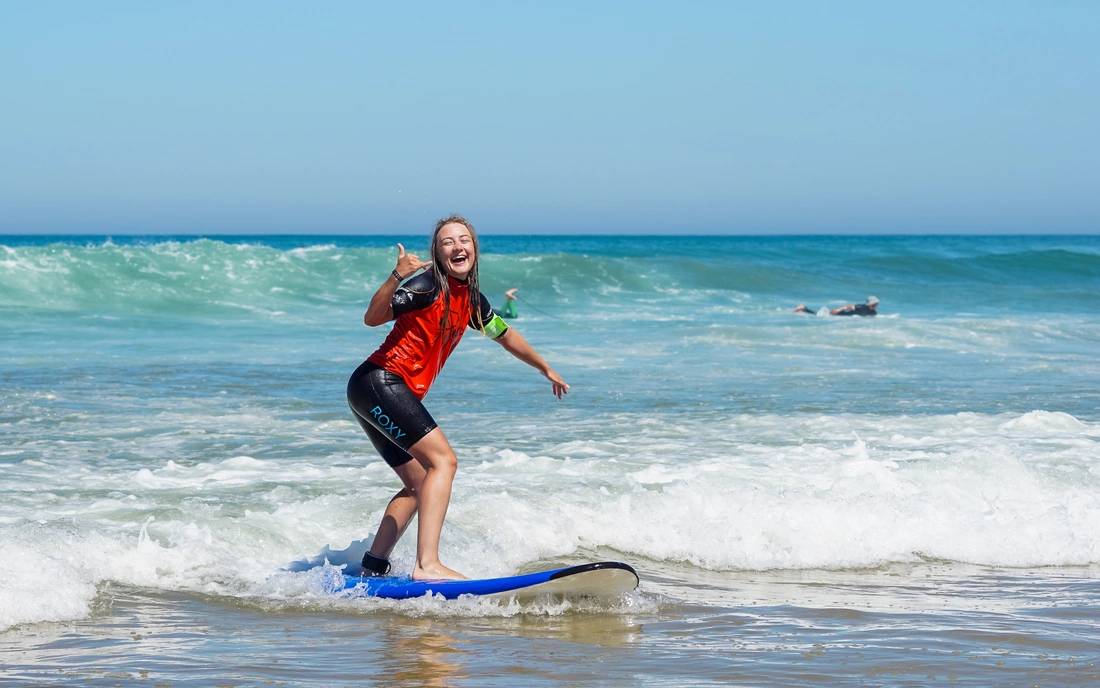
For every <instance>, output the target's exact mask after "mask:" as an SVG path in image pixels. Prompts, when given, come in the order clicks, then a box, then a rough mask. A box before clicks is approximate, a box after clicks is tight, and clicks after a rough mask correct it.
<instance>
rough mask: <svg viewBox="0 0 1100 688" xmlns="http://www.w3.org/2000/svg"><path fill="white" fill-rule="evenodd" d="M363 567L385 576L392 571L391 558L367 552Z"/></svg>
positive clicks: (377, 574) (364, 556)
mask: <svg viewBox="0 0 1100 688" xmlns="http://www.w3.org/2000/svg"><path fill="white" fill-rule="evenodd" d="M363 568H365V569H366V570H368V571H370V572H371V573H372V574H374V575H376V576H384V575H386V574H387V573H389V572H390V560H389V559H383V558H382V557H376V556H374V555H373V554H371V553H370V552H367V553H366V554H364V555H363Z"/></svg>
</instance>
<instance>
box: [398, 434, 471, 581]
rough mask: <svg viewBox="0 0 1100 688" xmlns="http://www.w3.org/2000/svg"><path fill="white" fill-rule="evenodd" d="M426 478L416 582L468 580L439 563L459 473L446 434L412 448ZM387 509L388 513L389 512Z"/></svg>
mask: <svg viewBox="0 0 1100 688" xmlns="http://www.w3.org/2000/svg"><path fill="white" fill-rule="evenodd" d="M409 453H410V454H412V455H413V456H414V457H415V458H416V460H417V461H419V462H420V465H421V466H423V467H424V470H425V475H424V479H423V481H421V483H420V489H419V498H420V499H419V515H420V520H419V522H418V523H417V531H416V567H415V568H414V569H413V579H414V580H426V579H433V580H439V579H455V578H465V576H463V575H462V574H461V573H459V572H457V571H452V570H451V569H449V568H447V567H446V566H444V565H443V564H442V563H440V561H439V534H440V532H441V531H442V530H443V519H444V518H446V516H447V507H448V506H449V505H450V503H451V483H452V482H453V481H454V477H455V472H456V471H457V470H458V457H457V456H455V453H454V450H453V449H451V444H450V443H449V442H448V441H447V438H446V437H444V436H443V431H442V430H440V429H439V428H436V429H435V430H432V431H431V432H429V433H428V434H427V435H425V436H424V437H423V438H422V439H421V440H420V441H419V442H417V443H416V444H414V445H413V446H412V447H410V448H409ZM388 511H389V510H388V508H387V512H388Z"/></svg>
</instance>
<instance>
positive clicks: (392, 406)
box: [348, 361, 436, 468]
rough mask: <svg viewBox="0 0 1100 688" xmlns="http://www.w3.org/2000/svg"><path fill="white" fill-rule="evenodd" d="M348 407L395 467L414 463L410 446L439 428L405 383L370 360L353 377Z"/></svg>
mask: <svg viewBox="0 0 1100 688" xmlns="http://www.w3.org/2000/svg"><path fill="white" fill-rule="evenodd" d="M348 405H349V406H351V411H352V413H354V414H355V419H356V420H357V421H359V425H361V426H363V431H364V432H365V433H367V437H369V438H370V441H371V444H373V445H374V448H375V449H376V450H377V451H378V453H379V454H381V455H382V458H383V459H385V461H386V463H388V464H389V465H391V466H393V467H394V468H397V467H398V466H401V465H403V464H406V463H408V462H409V461H412V458H413V457H412V455H410V454H409V447H411V446H413V445H414V444H416V443H417V442H419V441H420V440H422V439H423V438H424V435H427V434H428V433H429V432H431V431H432V430H434V429H435V428H436V422H435V420H434V419H433V418H432V415H431V414H430V413H428V409H426V408H424V404H422V403H420V400H419V399H417V398H416V395H415V394H413V393H412V390H411V389H409V386H408V385H406V384H405V380H404V379H402V377H401V376H400V375H398V374H397V373H391V372H390V371H388V370H386V369H385V368H382V367H380V366H378V365H377V364H374V363H371V362H370V361H364V362H363V364H362V365H361V366H359V367H358V368H356V369H355V372H354V373H352V374H351V379H350V380H348Z"/></svg>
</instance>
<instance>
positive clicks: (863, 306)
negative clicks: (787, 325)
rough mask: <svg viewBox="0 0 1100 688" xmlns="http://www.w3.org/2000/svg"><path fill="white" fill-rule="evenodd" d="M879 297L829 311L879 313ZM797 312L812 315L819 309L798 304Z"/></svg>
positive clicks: (856, 313)
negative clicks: (814, 309) (815, 309)
mask: <svg viewBox="0 0 1100 688" xmlns="http://www.w3.org/2000/svg"><path fill="white" fill-rule="evenodd" d="M877 309H878V299H877V298H876V297H874V296H868V297H867V303H854V304H853V303H850V304H848V305H847V306H841V307H840V308H833V309H831V310H830V311H829V315H878V310H877ZM794 312H795V313H809V314H810V315H817V311H811V310H810V309H809V308H806V306H805V305H803V304H801V303H800V304H798V308H795V309H794Z"/></svg>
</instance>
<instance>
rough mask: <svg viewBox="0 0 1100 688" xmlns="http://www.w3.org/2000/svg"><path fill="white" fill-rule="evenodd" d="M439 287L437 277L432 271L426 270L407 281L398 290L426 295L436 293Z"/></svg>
mask: <svg viewBox="0 0 1100 688" xmlns="http://www.w3.org/2000/svg"><path fill="white" fill-rule="evenodd" d="M438 287H439V285H438V284H436V281H435V275H433V274H432V273H431V271H430V270H426V271H424V272H422V273H420V274H419V275H415V276H413V277H410V278H409V279H407V280H405V281H404V282H403V283H402V284H401V286H400V287H398V289H404V290H406V291H410V292H413V293H416V294H424V293H430V292H434V291H435V290H436V289H438Z"/></svg>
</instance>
